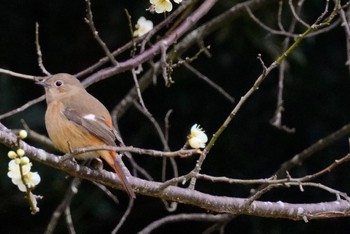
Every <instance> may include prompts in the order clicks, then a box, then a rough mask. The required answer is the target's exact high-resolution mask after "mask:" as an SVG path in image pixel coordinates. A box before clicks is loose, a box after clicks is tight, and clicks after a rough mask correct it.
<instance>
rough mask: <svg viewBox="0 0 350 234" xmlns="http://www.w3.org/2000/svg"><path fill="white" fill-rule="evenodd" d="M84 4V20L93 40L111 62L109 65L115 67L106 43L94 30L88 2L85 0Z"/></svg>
mask: <svg viewBox="0 0 350 234" xmlns="http://www.w3.org/2000/svg"><path fill="white" fill-rule="evenodd" d="M85 3H86V18H85V22H86V23H87V24H88V25H89V27H90V29H91V32H92V34H93V35H94V38H95V39H96V41H97V42H98V44H99V45H100V46H101V47H102V49H103V51H104V52H105V54H106V55H107V57H108V58H109V61H111V63H112V64H113V65H114V66H117V64H118V62H117V60H115V58H114V56H113V54H112V53H111V51H110V50H109V49H108V47H107V45H106V43H105V42H104V41H103V40H102V39H101V37H100V36H99V35H98V31H97V30H96V27H95V24H94V20H93V15H92V11H91V2H90V0H85Z"/></svg>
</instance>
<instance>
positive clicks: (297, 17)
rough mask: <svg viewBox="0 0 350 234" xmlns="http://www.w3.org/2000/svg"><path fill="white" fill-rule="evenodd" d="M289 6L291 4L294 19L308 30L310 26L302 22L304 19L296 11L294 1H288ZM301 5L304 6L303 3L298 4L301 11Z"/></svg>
mask: <svg viewBox="0 0 350 234" xmlns="http://www.w3.org/2000/svg"><path fill="white" fill-rule="evenodd" d="M302 2H304V1H302ZM288 4H289V8H290V10H291V12H292V14H293V16H294V18H295V19H296V20H297V21H298V22H299V23H301V24H302V25H304V26H305V27H306V28H310V25H309V24H308V23H306V22H305V21H304V20H302V19H301V18H300V17H299V14H298V12H297V10H295V8H294V5H293V2H292V0H289V1H288ZM301 4H302V3H300V2H299V3H298V8H299V9H300V8H301Z"/></svg>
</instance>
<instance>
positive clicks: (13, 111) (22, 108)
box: [0, 95, 45, 120]
mask: <svg viewBox="0 0 350 234" xmlns="http://www.w3.org/2000/svg"><path fill="white" fill-rule="evenodd" d="M44 100H45V95H42V96H40V97H37V98H35V99H33V100H30V101H29V102H27V103H26V104H24V105H22V106H20V107H17V108H16V109H14V110H11V111H8V112H6V113H4V114H2V115H0V120H2V119H5V118H8V117H10V116H12V115H15V114H18V113H20V112H22V111H24V110H26V109H28V108H29V107H31V106H33V105H35V104H37V103H39V102H41V101H44Z"/></svg>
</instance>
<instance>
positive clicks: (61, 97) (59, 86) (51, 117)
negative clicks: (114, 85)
mask: <svg viewBox="0 0 350 234" xmlns="http://www.w3.org/2000/svg"><path fill="white" fill-rule="evenodd" d="M37 84H39V85H42V86H43V87H44V88H45V97H46V103H47V109H46V113H45V125H46V130H47V132H48V135H49V137H50V139H51V141H52V143H53V145H54V146H55V148H57V149H58V150H59V151H61V152H64V153H70V152H71V151H72V150H75V149H78V148H83V147H89V146H102V145H107V146H117V144H116V143H115V140H116V138H117V131H116V130H115V128H114V127H113V124H112V118H111V115H110V114H109V111H108V110H107V108H106V107H105V106H104V105H103V104H102V103H101V102H100V101H99V100H97V99H96V98H95V97H94V96H92V95H91V94H89V93H88V92H87V91H86V89H85V88H84V86H83V85H82V84H81V83H80V81H79V80H78V79H77V78H76V77H75V76H73V75H70V74H67V73H59V74H55V75H52V76H49V77H46V78H44V79H42V80H40V81H38V82H37ZM96 157H101V158H102V159H103V160H105V161H106V162H107V164H108V165H110V166H111V167H112V168H113V170H114V171H115V172H116V174H117V175H118V177H119V178H120V180H121V182H122V185H123V187H124V189H125V190H126V192H127V193H128V194H129V196H130V197H131V198H135V193H134V191H133V189H132V188H131V185H130V183H129V182H128V180H127V178H126V176H125V174H124V172H123V170H122V167H121V165H120V164H119V162H118V161H117V160H116V157H118V154H117V153H116V152H115V151H108V150H98V151H93V152H86V153H81V154H77V155H74V158H76V159H82V160H86V159H91V158H96Z"/></svg>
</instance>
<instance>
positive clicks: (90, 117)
mask: <svg viewBox="0 0 350 234" xmlns="http://www.w3.org/2000/svg"><path fill="white" fill-rule="evenodd" d="M83 118H84V119H88V120H92V121H96V116H95V115H94V114H88V115H84V116H83Z"/></svg>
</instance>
